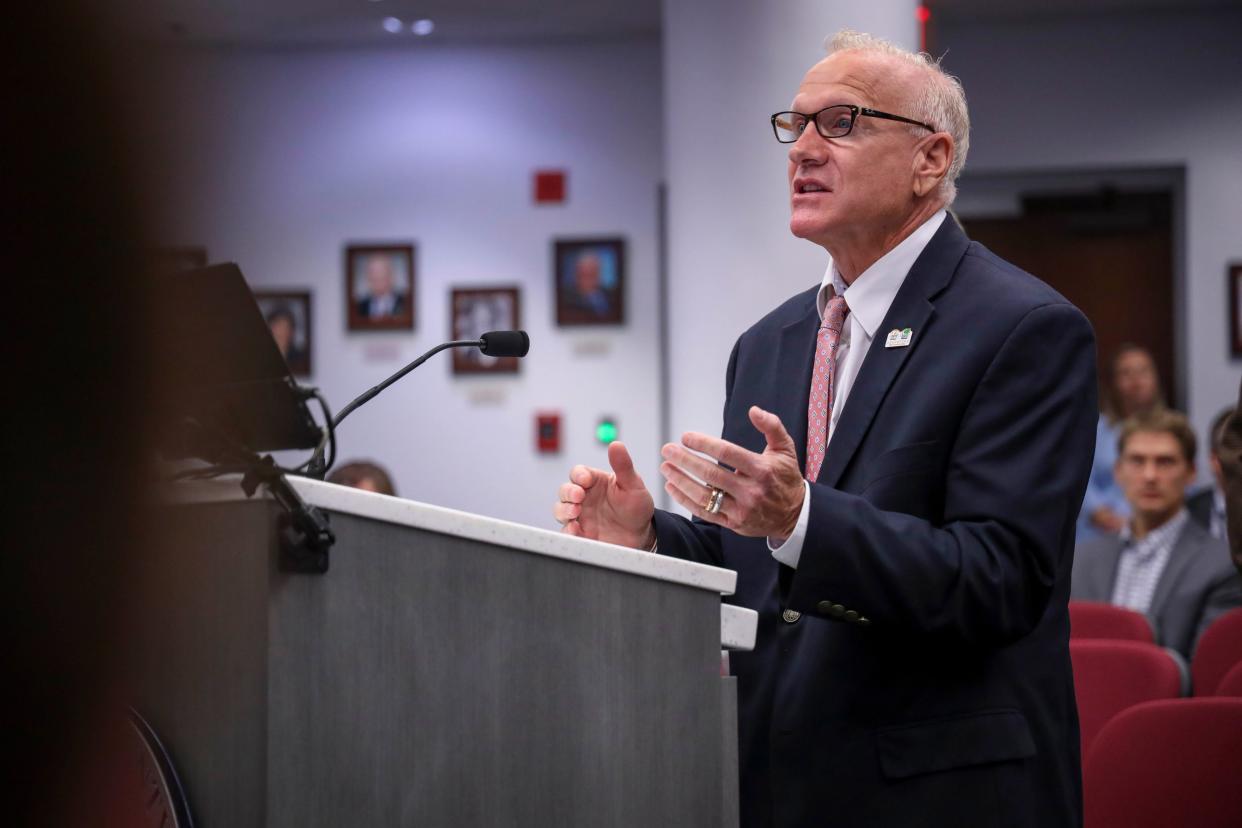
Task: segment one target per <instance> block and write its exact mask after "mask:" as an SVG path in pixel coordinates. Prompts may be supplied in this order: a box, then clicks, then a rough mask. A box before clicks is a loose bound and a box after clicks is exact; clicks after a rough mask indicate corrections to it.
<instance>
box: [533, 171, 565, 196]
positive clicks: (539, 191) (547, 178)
mask: <svg viewBox="0 0 1242 828" xmlns="http://www.w3.org/2000/svg"><path fill="white" fill-rule="evenodd" d="M564 201H565V171H564V170H535V203H536V204H563V203H564Z"/></svg>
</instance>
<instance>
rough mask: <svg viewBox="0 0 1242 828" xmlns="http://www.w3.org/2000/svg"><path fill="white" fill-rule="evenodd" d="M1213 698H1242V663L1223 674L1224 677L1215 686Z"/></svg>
mask: <svg viewBox="0 0 1242 828" xmlns="http://www.w3.org/2000/svg"><path fill="white" fill-rule="evenodd" d="M1212 695H1213V696H1239V697H1242V661H1239V662H1238V663H1237V664H1235V665H1233V667H1232V668H1231V669H1230V670H1229V672H1228V673H1225V677H1224V678H1223V679H1221V680H1220V683H1219V684H1217V685H1216V692H1215V693H1213V694H1212Z"/></svg>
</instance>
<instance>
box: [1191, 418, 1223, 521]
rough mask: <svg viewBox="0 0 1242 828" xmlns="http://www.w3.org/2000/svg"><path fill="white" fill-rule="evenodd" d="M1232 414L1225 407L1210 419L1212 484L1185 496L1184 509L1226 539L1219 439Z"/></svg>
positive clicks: (1221, 437) (1209, 456)
mask: <svg viewBox="0 0 1242 828" xmlns="http://www.w3.org/2000/svg"><path fill="white" fill-rule="evenodd" d="M1232 416H1233V409H1232V408H1226V409H1225V410H1224V411H1222V412H1220V413H1219V414H1217V415H1216V419H1214V420H1212V429H1211V431H1210V432H1208V437H1209V445H1210V446H1211V451H1210V453H1209V455H1208V458H1209V462H1210V463H1211V464H1212V484H1211V485H1210V486H1208V487H1206V488H1205V489H1203V490H1202V491H1200V492H1197V493H1195V494H1193V495H1191V496H1190V497H1188V498H1186V510H1187V511H1188V512H1190V516H1191V517H1192V518H1194V519H1195V520H1196V521H1198V523H1199V525H1200V526H1202V527H1203V528H1204V529H1206V530H1208V533H1209V534H1211V536H1212V537H1214V538H1220V539H1221V540H1226V537H1225V476H1224V472H1223V471H1222V470H1221V465H1220V455H1221V440H1222V439H1224V436H1225V424H1226V423H1228V422H1229V418H1230V417H1232Z"/></svg>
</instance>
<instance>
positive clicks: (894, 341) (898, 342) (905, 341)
mask: <svg viewBox="0 0 1242 828" xmlns="http://www.w3.org/2000/svg"><path fill="white" fill-rule="evenodd" d="M913 338H914V331H912V330H910V329H909V328H902V329H901V330H900V331H899V330H897V329H896V328H893V329H892V330H891V331H889V332H888V338H887V339H885V340H884V347H885V348H905V347H907V346H908V345H909V344H910V340H911V339H913Z"/></svg>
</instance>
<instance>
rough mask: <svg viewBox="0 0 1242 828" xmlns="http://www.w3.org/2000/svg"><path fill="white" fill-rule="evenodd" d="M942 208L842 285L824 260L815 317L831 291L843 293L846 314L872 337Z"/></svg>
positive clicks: (834, 268)
mask: <svg viewBox="0 0 1242 828" xmlns="http://www.w3.org/2000/svg"><path fill="white" fill-rule="evenodd" d="M945 215H946V213H945V211H944V210H937V211H936V212H935V214H934V215H932V217H931V218H929V219H928V220H927V221H925V222H923V223H922V224H920V225H919V226H918V227H916V228H915V230H914V232H913V233H911V234H910V235H908V236H906V237H905V238H904V239H902V240H901V242H899V243H898V244H897V246H896V247H894V248H893V249H892V250H890V251H888V252H887V253H885V254H884V255H883V256H881V257H880V258H879V259H878V260H876V262H875V264H873V265H871V267H869V268H867V269H866V270H864V271H863V272H862V273H860V274H858V278H857V279H855V280H854V284H852V285H848V286H847V285H846V284H845V279H843V278H842V277H841V273H840V271H838V270H837V265H836V263H835V262H833V261H832V260H831V258H830V259H829V261H828V269H827V270H826V271H825V272H824V278H823V280H822V281H821V282H820V285H819V294H818V295H817V296H816V298H815V304H816V306H817V307H818V308H819V318H820V319H823V318H824V308H825V307H827V305H828V300H829V299H831V298H832V297H833V296H834V295H840V296H844V297H845V304H846V305H848V306H849V309H850V316H851V318H853V319H854V320H856V321H857V323H858V324H860V325H862V328H863V331H864V332H866V334H867V337H868V339H874V338H875V332H876V329H877V328H879V327H880V323H881V322H883V321H884V317H885V315H886V314H887V313H888V309H889V307H890V306H891V305H892V304H893V300H894V299H895V298H897V291H898V290H900V289H901V285H902V283H904V282H905V281H906V275H907V274H909V272H910V268H911V267H913V266H914V262H915V260H916V259H918V257H919V254H921V253H922V252H923V248H925V247H927V244H928V242H930V241H931V240H932V236H934V235H936V231H937V230H939V229H940V224H941V223H942V222H943V221H944V218H945Z"/></svg>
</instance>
